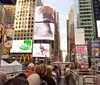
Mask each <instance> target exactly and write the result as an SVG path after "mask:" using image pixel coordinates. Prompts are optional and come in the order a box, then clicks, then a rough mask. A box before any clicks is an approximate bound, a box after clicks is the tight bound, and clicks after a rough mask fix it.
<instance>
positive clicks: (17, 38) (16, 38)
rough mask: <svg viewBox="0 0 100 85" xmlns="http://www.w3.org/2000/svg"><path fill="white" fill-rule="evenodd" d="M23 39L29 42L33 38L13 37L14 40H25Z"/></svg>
mask: <svg viewBox="0 0 100 85" xmlns="http://www.w3.org/2000/svg"><path fill="white" fill-rule="evenodd" d="M25 39H27V40H28V39H29V40H32V39H33V36H32V37H26V36H25V37H21V38H19V37H15V38H14V40H25Z"/></svg>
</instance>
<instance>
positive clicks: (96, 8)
mask: <svg viewBox="0 0 100 85" xmlns="http://www.w3.org/2000/svg"><path fill="white" fill-rule="evenodd" d="M92 2H93V13H94V20H95V27H96V37H99V36H98V31H99V30H97V29H98V26H97V21H100V0H92ZM99 29H100V28H99Z"/></svg>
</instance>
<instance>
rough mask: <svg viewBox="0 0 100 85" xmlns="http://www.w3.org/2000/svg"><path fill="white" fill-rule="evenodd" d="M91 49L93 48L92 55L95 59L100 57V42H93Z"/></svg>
mask: <svg viewBox="0 0 100 85" xmlns="http://www.w3.org/2000/svg"><path fill="white" fill-rule="evenodd" d="M91 48H92V55H93V56H95V57H100V42H99V41H97V42H96V41H95V42H91Z"/></svg>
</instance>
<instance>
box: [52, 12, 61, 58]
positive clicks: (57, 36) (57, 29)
mask: <svg viewBox="0 0 100 85" xmlns="http://www.w3.org/2000/svg"><path fill="white" fill-rule="evenodd" d="M55 19H56V22H55V39H54V43H55V48H54V51H55V56H56V57H55V58H56V59H55V60H57V57H59V59H60V60H62V55H61V49H60V24H59V12H55Z"/></svg>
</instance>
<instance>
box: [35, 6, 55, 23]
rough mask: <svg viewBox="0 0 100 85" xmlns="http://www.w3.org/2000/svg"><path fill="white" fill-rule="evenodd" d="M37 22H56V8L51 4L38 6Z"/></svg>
mask: <svg viewBox="0 0 100 85" xmlns="http://www.w3.org/2000/svg"><path fill="white" fill-rule="evenodd" d="M35 13H36V14H35V22H43V21H50V22H54V10H53V9H52V8H51V7H50V6H39V7H36V11H35Z"/></svg>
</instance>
